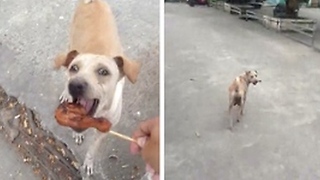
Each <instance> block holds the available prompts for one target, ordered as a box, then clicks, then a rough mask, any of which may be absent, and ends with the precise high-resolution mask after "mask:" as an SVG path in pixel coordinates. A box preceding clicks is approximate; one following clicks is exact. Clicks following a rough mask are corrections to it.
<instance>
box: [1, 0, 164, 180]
mask: <svg viewBox="0 0 320 180" xmlns="http://www.w3.org/2000/svg"><path fill="white" fill-rule="evenodd" d="M108 2H109V4H110V5H111V7H112V9H113V12H114V14H115V16H116V20H117V23H118V29H119V32H120V37H121V41H122V43H123V45H124V49H125V51H126V53H127V55H128V56H130V57H132V58H133V59H135V60H137V61H140V62H141V63H142V70H141V74H140V76H139V79H138V82H137V84H135V85H131V84H130V83H129V81H127V83H126V87H125V91H124V107H123V116H122V120H121V122H120V124H119V125H118V126H117V127H115V129H116V130H117V131H119V132H121V133H123V134H127V135H131V133H132V131H133V129H134V128H135V127H136V125H137V123H138V122H139V121H141V120H144V119H145V118H147V117H150V116H156V115H158V114H159V50H158V49H159V45H158V44H159V35H158V34H159V33H158V32H159V3H158V1H156V0H151V1H150V0H144V1H140V0H133V1H125V0H118V1H108ZM75 4H76V1H75V0H73V1H63V0H56V1H45V0H29V1H23V0H16V1H7V0H0V17H1V18H0V64H1V65H0V84H1V86H3V88H4V89H5V90H6V91H7V93H8V94H11V95H13V96H16V97H18V99H19V101H21V102H23V103H25V104H26V105H27V106H28V107H31V108H33V109H34V110H36V111H37V112H38V113H39V114H40V117H41V120H42V122H43V126H44V127H45V128H47V129H48V130H50V131H52V132H53V133H54V134H55V135H56V136H57V137H58V138H59V139H61V140H63V141H64V142H66V143H67V144H68V145H69V146H70V148H71V149H72V151H73V152H74V153H75V155H76V157H77V158H78V159H79V160H80V161H81V162H82V160H83V158H84V155H85V152H86V150H87V148H88V147H89V146H90V139H92V136H90V133H89V132H90V131H88V133H86V136H85V141H84V143H83V144H82V145H81V146H77V145H75V143H74V141H73V139H72V134H71V130H69V129H67V128H63V127H61V126H58V125H57V123H56V121H55V120H54V116H53V111H54V109H55V107H56V105H57V103H58V98H59V96H60V93H61V92H62V89H63V86H64V79H63V78H64V74H63V72H62V71H57V72H55V71H53V69H52V65H53V58H54V57H55V56H56V54H57V53H59V52H61V51H64V50H65V48H66V47H67V40H68V38H67V37H68V28H69V22H70V20H71V17H72V14H73V10H74V7H75ZM139 113H140V115H138V114H139ZM0 144H1V146H2V148H1V149H0V154H1V155H2V156H3V157H5V158H2V162H3V163H1V165H0V175H1V177H3V178H5V179H26V178H27V179H35V177H34V175H33V174H32V172H31V168H30V167H28V166H26V165H25V164H23V162H22V159H20V157H17V156H16V154H15V152H14V151H12V150H11V148H10V145H8V144H7V143H6V142H5V141H2V140H0ZM110 155H116V156H117V157H118V159H117V160H113V159H109V156H110ZM96 159H97V161H96V164H95V171H96V172H95V173H96V175H95V176H94V177H93V178H92V179H99V180H100V179H130V178H133V179H139V177H138V176H140V175H141V174H142V173H143V172H144V165H143V162H142V161H141V159H140V158H139V157H138V156H132V155H131V154H129V143H128V142H126V141H123V140H121V139H118V138H115V137H111V136H110V137H109V138H108V139H107V140H105V142H104V144H103V145H102V146H101V147H100V149H99V153H98V157H97V158H96ZM134 171H138V172H139V174H140V175H138V176H137V177H131V176H132V174H134Z"/></svg>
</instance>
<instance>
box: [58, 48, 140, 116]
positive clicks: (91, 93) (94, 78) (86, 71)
mask: <svg viewBox="0 0 320 180" xmlns="http://www.w3.org/2000/svg"><path fill="white" fill-rule="evenodd" d="M55 66H56V68H60V67H61V66H64V67H66V68H67V75H68V83H67V87H66V89H67V90H68V91H69V94H70V95H71V97H72V100H73V102H76V103H80V104H81V105H82V106H84V107H85V108H86V110H87V114H89V115H94V114H95V112H96V110H97V109H98V106H103V107H107V108H108V107H110V105H111V103H112V100H113V96H114V92H115V90H116V86H117V83H118V82H119V80H121V79H122V78H123V77H124V76H126V77H127V78H128V79H129V80H130V81H131V83H135V82H136V80H137V76H138V73H139V71H140V64H139V63H137V62H135V61H131V60H129V59H127V58H126V57H123V56H116V57H107V56H104V55H95V54H79V53H78V52H77V51H76V50H73V51H70V52H69V53H68V54H66V55H64V54H61V55H59V56H57V58H56V59H55Z"/></svg>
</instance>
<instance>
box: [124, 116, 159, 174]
mask: <svg viewBox="0 0 320 180" xmlns="http://www.w3.org/2000/svg"><path fill="white" fill-rule="evenodd" d="M159 136H160V132H159V117H156V118H152V119H148V120H146V121H143V122H141V123H140V124H139V127H138V128H137V130H136V131H135V132H134V133H133V136H132V138H133V139H136V140H137V143H131V145H130V150H131V153H133V154H138V153H141V156H142V158H143V160H144V161H145V163H146V164H147V166H146V171H147V172H149V173H151V174H153V175H155V176H154V177H153V179H155V178H159V176H158V174H159V152H160V149H159Z"/></svg>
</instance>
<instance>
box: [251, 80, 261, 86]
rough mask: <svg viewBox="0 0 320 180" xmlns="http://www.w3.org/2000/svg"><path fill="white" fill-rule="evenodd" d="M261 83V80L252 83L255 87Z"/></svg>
mask: <svg viewBox="0 0 320 180" xmlns="http://www.w3.org/2000/svg"><path fill="white" fill-rule="evenodd" d="M260 82H261V80H256V81H253V83H252V84H253V85H257V84H258V83H260Z"/></svg>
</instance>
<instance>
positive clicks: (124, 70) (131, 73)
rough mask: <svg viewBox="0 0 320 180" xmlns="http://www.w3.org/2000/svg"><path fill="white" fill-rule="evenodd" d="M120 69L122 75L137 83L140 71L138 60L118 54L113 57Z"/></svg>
mask: <svg viewBox="0 0 320 180" xmlns="http://www.w3.org/2000/svg"><path fill="white" fill-rule="evenodd" d="M113 59H114V60H115V62H116V64H117V66H118V68H119V70H120V73H121V75H122V76H126V77H127V78H128V79H129V80H130V82H131V83H133V84H134V83H135V82H136V81H137V78H138V74H139V72H140V64H139V63H138V62H136V61H132V60H129V59H127V58H126V57H124V56H116V57H114V58H113Z"/></svg>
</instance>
